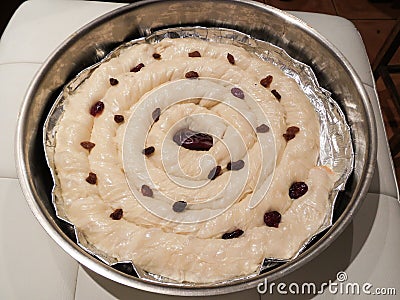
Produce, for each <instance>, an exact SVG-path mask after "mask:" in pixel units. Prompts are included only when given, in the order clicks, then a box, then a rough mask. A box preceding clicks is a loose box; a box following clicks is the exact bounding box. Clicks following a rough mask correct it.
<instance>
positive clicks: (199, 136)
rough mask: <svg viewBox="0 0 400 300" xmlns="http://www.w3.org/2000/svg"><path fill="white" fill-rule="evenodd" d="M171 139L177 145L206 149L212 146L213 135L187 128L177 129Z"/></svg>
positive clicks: (193, 148) (196, 149) (192, 148)
mask: <svg viewBox="0 0 400 300" xmlns="http://www.w3.org/2000/svg"><path fill="white" fill-rule="evenodd" d="M172 139H173V141H174V142H175V143H176V144H177V145H179V146H182V147H183V148H185V149H188V150H195V151H208V150H210V148H211V147H212V146H213V137H212V136H211V135H209V134H206V133H201V132H196V131H193V130H190V129H188V128H183V129H180V130H178V131H177V132H176V133H175V134H174V136H173V138H172Z"/></svg>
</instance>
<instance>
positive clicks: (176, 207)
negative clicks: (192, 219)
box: [172, 201, 187, 212]
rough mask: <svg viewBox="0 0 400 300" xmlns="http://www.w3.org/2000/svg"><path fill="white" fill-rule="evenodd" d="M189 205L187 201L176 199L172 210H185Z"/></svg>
mask: <svg viewBox="0 0 400 300" xmlns="http://www.w3.org/2000/svg"><path fill="white" fill-rule="evenodd" d="M186 206H187V203H186V202H185V201H176V202H175V203H174V204H173V205H172V210H173V211H175V212H183V211H184V210H185V208H186Z"/></svg>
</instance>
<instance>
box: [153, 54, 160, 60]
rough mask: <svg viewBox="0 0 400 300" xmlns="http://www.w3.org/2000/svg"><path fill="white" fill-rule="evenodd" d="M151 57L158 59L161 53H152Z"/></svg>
mask: <svg viewBox="0 0 400 300" xmlns="http://www.w3.org/2000/svg"><path fill="white" fill-rule="evenodd" d="M153 58H154V59H160V58H161V54H158V53H153Z"/></svg>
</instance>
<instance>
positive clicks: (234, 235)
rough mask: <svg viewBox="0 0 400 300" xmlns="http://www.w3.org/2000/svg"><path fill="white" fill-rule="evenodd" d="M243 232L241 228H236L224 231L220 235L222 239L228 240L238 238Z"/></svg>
mask: <svg viewBox="0 0 400 300" xmlns="http://www.w3.org/2000/svg"><path fill="white" fill-rule="evenodd" d="M243 233H244V231H243V230H241V229H236V230H235V231H232V232H226V233H224V234H223V235H222V238H223V239H224V240H229V239H235V238H238V237H239V236H241V235H242V234H243Z"/></svg>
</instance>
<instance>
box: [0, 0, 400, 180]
mask: <svg viewBox="0 0 400 300" xmlns="http://www.w3.org/2000/svg"><path fill="white" fill-rule="evenodd" d="M100 1H101V0H100ZM258 1H259V2H263V3H265V4H268V5H272V6H275V7H277V8H280V9H284V10H297V11H307V12H318V13H325V14H330V15H338V16H342V17H344V18H347V19H349V20H350V21H352V22H353V23H354V24H355V26H356V27H357V29H358V30H359V32H360V34H361V36H362V38H363V40H364V43H365V46H366V49H367V53H368V57H369V60H370V63H371V64H373V62H374V60H375V57H376V55H377V53H378V51H379V49H380V47H381V46H382V44H383V43H384V42H385V39H386V37H387V36H388V34H389V33H390V31H391V29H392V28H393V26H394V24H395V23H396V19H398V18H400V0H258ZM22 2H23V0H10V1H1V3H0V34H1V33H2V30H3V29H4V27H5V26H6V24H7V22H8V20H9V18H10V17H11V15H12V14H13V12H14V10H15V9H16V8H17V7H18V5H19V4H20V3H22ZM114 2H125V3H127V2H135V1H129V0H119V1H114ZM397 52H398V53H397V54H396V55H395V57H394V62H395V63H399V64H400V51H397ZM393 79H394V81H395V84H396V86H397V88H398V91H400V74H398V75H397V76H393ZM377 91H378V96H379V101H380V104H381V107H382V113H383V117H384V121H385V127H386V133H387V136H388V138H390V137H391V136H392V135H393V133H394V132H398V131H399V125H400V112H399V111H397V110H396V109H395V108H394V107H395V106H394V104H393V101H392V99H391V98H390V95H389V93H388V91H387V90H386V88H385V86H384V85H383V83H382V81H381V80H380V79H379V80H378V81H377ZM399 156H400V155H397V163H398V164H397V165H396V175H397V181H398V183H399V185H400V157H399ZM395 161H396V160H395Z"/></svg>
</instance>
